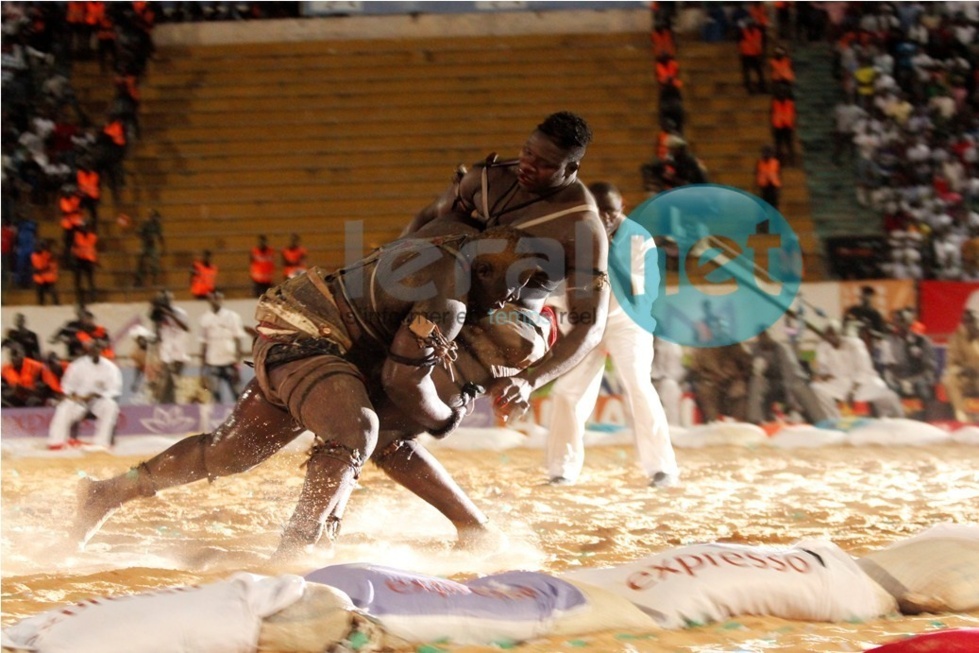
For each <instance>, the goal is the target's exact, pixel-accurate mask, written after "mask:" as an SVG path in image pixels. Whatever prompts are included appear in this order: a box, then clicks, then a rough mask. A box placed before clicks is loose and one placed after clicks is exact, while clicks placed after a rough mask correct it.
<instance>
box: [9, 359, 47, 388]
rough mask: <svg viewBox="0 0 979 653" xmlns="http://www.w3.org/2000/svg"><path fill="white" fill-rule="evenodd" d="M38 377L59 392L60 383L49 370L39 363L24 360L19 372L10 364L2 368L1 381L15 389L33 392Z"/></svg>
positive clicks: (32, 360)
mask: <svg viewBox="0 0 979 653" xmlns="http://www.w3.org/2000/svg"><path fill="white" fill-rule="evenodd" d="M39 376H40V377H41V379H42V380H43V381H44V383H45V384H46V385H48V386H50V387H51V389H52V390H54V391H55V392H61V383H59V382H58V377H56V376H55V375H54V374H52V373H51V370H49V369H48V368H47V367H45V366H44V363H42V362H40V361H36V360H34V359H33V358H25V359H24V363H23V364H22V365H21V366H20V369H19V370H18V369H17V368H16V367H14V366H13V365H11V364H10V363H8V364H6V365H4V366H3V380H4V381H6V382H7V383H8V384H9V385H10V386H12V387H15V388H25V389H27V390H34V389H35V388H36V387H37V377H39Z"/></svg>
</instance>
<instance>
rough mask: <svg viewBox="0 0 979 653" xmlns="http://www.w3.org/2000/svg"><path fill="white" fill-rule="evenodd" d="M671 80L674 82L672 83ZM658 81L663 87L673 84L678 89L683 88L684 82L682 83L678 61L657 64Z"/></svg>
mask: <svg viewBox="0 0 979 653" xmlns="http://www.w3.org/2000/svg"><path fill="white" fill-rule="evenodd" d="M671 79H672V81H670V80H671ZM656 81H657V82H659V83H660V85H661V86H665V85H666V84H672V85H673V86H675V87H676V88H680V87H682V86H683V82H681V81H680V64H678V63H677V62H676V59H670V60H669V61H666V62H662V61H657V62H656Z"/></svg>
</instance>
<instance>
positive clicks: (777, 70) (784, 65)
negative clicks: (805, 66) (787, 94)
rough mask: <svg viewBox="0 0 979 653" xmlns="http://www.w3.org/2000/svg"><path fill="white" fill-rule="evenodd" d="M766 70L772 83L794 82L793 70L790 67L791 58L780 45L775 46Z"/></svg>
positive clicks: (788, 84) (789, 84) (787, 83)
mask: <svg viewBox="0 0 979 653" xmlns="http://www.w3.org/2000/svg"><path fill="white" fill-rule="evenodd" d="M768 72H769V76H770V77H771V80H772V84H785V85H787V86H792V85H793V84H795V70H793V69H792V60H791V59H790V58H789V52H788V50H786V49H785V48H784V47H782V46H778V47H776V48H775V53H774V54H773V55H772V58H771V59H769V60H768Z"/></svg>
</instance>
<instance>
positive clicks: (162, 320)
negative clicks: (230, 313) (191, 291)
mask: <svg viewBox="0 0 979 653" xmlns="http://www.w3.org/2000/svg"><path fill="white" fill-rule="evenodd" d="M150 321H151V322H152V323H153V330H154V332H155V335H156V346H157V350H158V356H159V359H160V364H161V367H162V370H161V371H162V372H163V378H162V380H161V383H160V385H159V391H158V395H157V397H156V401H157V402H158V403H161V404H172V403H175V402H176V399H177V379H178V378H180V375H181V374H183V371H184V365H185V364H186V363H187V361H188V360H189V359H190V356H189V354H188V350H187V347H188V345H187V333H188V332H189V331H190V326H189V322H188V318H187V312H186V311H185V310H184V309H182V308H179V307H177V306H174V305H173V295H172V294H171V293H170V291H169V290H161V291H160V292H159V294H157V296H156V298H154V300H153V306H152V310H151V311H150Z"/></svg>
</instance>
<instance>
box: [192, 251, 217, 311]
mask: <svg viewBox="0 0 979 653" xmlns="http://www.w3.org/2000/svg"><path fill="white" fill-rule="evenodd" d="M217 281H218V266H217V265H215V264H214V263H212V262H211V250H209V249H205V250H204V252H203V253H202V254H201V257H200V258H199V259H197V260H196V261H194V263H193V264H192V265H191V268H190V294H191V295H193V296H194V297H195V298H196V299H208V298H209V296H210V295H211V293H213V292H214V290H215V289H216V288H217Z"/></svg>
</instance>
